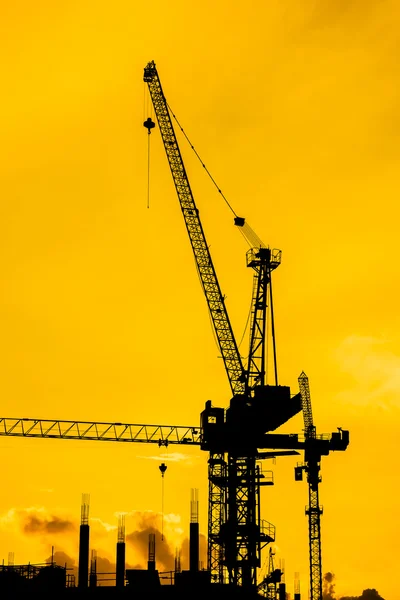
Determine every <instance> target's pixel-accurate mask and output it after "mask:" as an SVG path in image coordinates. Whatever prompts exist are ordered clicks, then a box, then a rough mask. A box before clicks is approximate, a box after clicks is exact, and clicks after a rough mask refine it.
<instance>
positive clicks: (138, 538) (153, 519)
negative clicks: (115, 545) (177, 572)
mask: <svg viewBox="0 0 400 600" xmlns="http://www.w3.org/2000/svg"><path fill="white" fill-rule="evenodd" d="M160 519H161V517H160V515H158V514H156V513H141V514H140V515H138V525H137V528H136V530H135V531H133V532H132V533H129V534H128V535H127V536H126V541H127V542H128V543H129V544H131V545H132V546H133V547H134V549H135V550H136V552H137V553H138V555H139V556H140V559H141V563H142V565H141V566H142V568H143V567H147V560H148V547H149V534H150V533H154V535H155V541H156V564H157V568H158V570H159V571H172V570H173V569H174V564H175V557H174V552H173V549H172V548H171V546H170V544H169V542H168V540H167V538H166V536H165V535H164V536H163V535H162V533H161V530H160Z"/></svg>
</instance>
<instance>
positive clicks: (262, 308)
mask: <svg viewBox="0 0 400 600" xmlns="http://www.w3.org/2000/svg"><path fill="white" fill-rule="evenodd" d="M246 258H247V266H248V267H251V268H252V269H254V277H253V295H252V303H251V307H252V308H251V320H250V347H249V358H248V367H247V389H248V390H251V389H252V388H254V387H255V386H257V385H264V384H265V365H266V360H265V353H266V348H265V344H266V326H267V307H268V287H269V286H270V284H271V273H272V271H273V270H274V269H276V268H277V267H278V266H279V265H280V262H281V251H280V250H273V251H271V250H270V249H269V248H251V249H250V250H249V251H248V252H247V256H246ZM271 308H272V295H271ZM271 327H272V334H273V344H274V368H275V373H277V370H276V356H275V328H274V322H273V310H272V312H271ZM275 378H276V379H277V375H276V377H275ZM275 383H276V382H275Z"/></svg>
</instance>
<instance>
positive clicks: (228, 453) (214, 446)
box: [0, 61, 349, 593]
mask: <svg viewBox="0 0 400 600" xmlns="http://www.w3.org/2000/svg"><path fill="white" fill-rule="evenodd" d="M144 81H145V82H146V83H147V85H148V88H149V92H150V96H151V99H152V103H153V107H154V111H155V115H156V117H157V121H158V125H159V129H160V133H161V138H162V141H163V144H164V149H165V152H166V155H167V159H168V162H169V166H170V170H171V174H172V177H173V181H174V184H175V188H176V192H177V196H178V200H179V203H180V207H181V211H182V215H183V218H184V223H185V226H186V230H187V233H188V237H189V240H190V244H191V248H192V251H193V255H194V258H195V263H196V268H197V271H198V274H199V277H200V281H201V284H202V288H203V292H204V295H205V298H206V301H207V306H208V310H209V313H210V315H211V320H212V324H213V327H214V331H215V334H216V338H217V341H218V345H219V349H220V352H221V356H222V358H223V363H224V366H225V371H226V374H227V378H228V382H229V386H230V390H231V399H230V402H229V406H228V408H226V409H225V408H222V407H221V408H220V407H214V406H213V405H212V403H211V401H207V402H206V404H205V408H204V410H203V411H202V413H201V415H200V427H198V426H194V427H193V426H191V427H183V426H169V425H168V426H165V425H135V424H127V423H120V422H116V423H97V422H94V421H93V422H81V421H59V420H49V419H47V420H46V419H9V418H0V435H4V436H21V437H41V438H52V439H54V438H56V439H75V440H76V439H79V440H96V441H113V442H125V443H126V442H140V443H143V442H147V443H157V444H158V445H159V446H168V445H169V444H182V445H184V444H187V445H197V446H200V448H201V449H202V450H204V451H207V452H208V453H209V461H208V479H209V507H208V508H209V510H208V571H207V573H208V575H204V577H203V576H201V577H203V579H204V581H206V579H207V578H208V577H211V581H213V582H214V583H216V584H220V585H222V584H225V583H228V584H229V588H230V589H236V588H238V589H239V588H240V589H243V591H244V592H245V591H246V590H247V592H249V593H250V591H251V593H253V592H255V591H256V589H257V569H258V568H259V567H260V564H261V551H262V549H263V548H264V547H265V546H266V545H268V544H269V543H271V542H273V541H274V540H275V527H274V525H272V524H271V523H269V522H267V521H265V520H262V519H261V503H260V490H261V487H263V486H265V485H271V484H272V483H273V481H272V479H271V477H270V476H268V475H266V473H265V472H264V471H263V469H262V461H263V460H265V459H267V458H271V457H276V456H287V455H294V454H297V453H298V452H299V451H300V450H305V449H306V448H307V447H309V440H307V439H305V438H303V437H302V436H299V435H298V434H279V433H274V432H275V431H276V429H278V428H279V427H280V426H281V425H283V424H284V423H286V422H287V421H288V420H290V419H291V418H292V417H293V416H294V415H296V414H297V413H299V412H300V410H302V396H301V392H299V393H295V394H292V393H291V390H290V388H289V386H282V385H279V383H278V369H277V360H276V343H275V326H274V311H273V297H272V273H273V272H274V270H275V269H276V268H277V267H278V266H279V265H280V262H281V252H280V250H271V249H270V248H268V247H266V246H265V245H264V244H263V243H262V242H261V240H259V238H257V236H256V235H255V234H254V232H250V234H249V228H248V226H247V224H246V223H245V219H244V218H242V217H239V216H238V215H236V213H235V218H234V223H235V225H236V226H237V227H238V228H239V229H240V230H241V231H242V232H243V233H244V235H245V237H246V239H248V240H250V241H251V240H255V244H253V245H252V246H251V248H250V250H249V251H248V252H247V255H246V257H247V258H246V260H247V266H248V267H250V268H252V269H253V271H254V278H253V294H252V305H251V319H250V340H249V352H248V358H247V362H246V364H245V363H244V361H243V359H242V357H241V355H240V353H239V349H238V344H237V342H236V339H235V336H234V334H233V330H232V326H231V322H230V320H229V316H228V311H227V308H226V304H225V296H224V295H223V294H222V291H221V288H220V285H219V282H218V279H217V275H216V271H215V268H214V265H213V261H212V258H211V254H210V251H209V245H208V243H207V241H206V238H205V235H204V231H203V226H202V223H201V220H200V215H199V210H198V208H197V206H196V204H195V201H194V198H193V194H192V191H191V187H190V184H189V180H188V177H187V174H186V170H185V167H184V164H183V160H182V156H181V152H180V149H179V145H178V142H177V138H176V136H175V132H174V128H173V125H172V120H171V115H170V111H169V107H168V104H167V101H166V99H165V96H164V93H163V91H162V87H161V83H160V79H159V76H158V72H157V69H156V66H155V63H154V61H152V62H150V63H148V65H147V66H146V67H145V69H144ZM144 124H145V126H146V127H147V129H148V131H149V133H150V131H151V130H152V129H153V125H154V124H152V121H151V119H148V120H147V121H145V123H144ZM267 325H269V326H267ZM267 331H269V332H270V333H271V336H272V347H273V356H272V360H273V372H274V384H273V385H271V384H269V383H268V382H267V377H266V345H267ZM315 439H316V440H318V444H317V445H318V452H319V453H320V455H327V454H329V452H330V451H332V450H339V451H342V450H345V449H346V447H347V445H348V442H349V436H348V432H344V431H340V432H339V434H332V435H328V436H322V437H321V438H315ZM82 506H86V503H85V502H83V505H82ZM84 512H85V511H84V510H83V513H84ZM83 513H82V514H83ZM85 514H86V513H85ZM88 514H89V504H88V502H87V516H86V518H87V522H84V520H83V517H82V523H81V530H80V535H81V542H80V550H79V556H80V565H79V587H81V588H83V587H87V586H88V561H89V524H88ZM196 563H197V570H196V569H195V565H196ZM81 564H82V566H81ZM133 571H135V570H132V569H131V570H126V573H125V575H126V579H127V581H128V583H129V581H131V582H132V581H133V579H134V578H135V577H137V575H136V574H135V573H133ZM154 572H155V573H156V572H157V571H156V570H155V571H154ZM189 573H191V574H190V579H191V581H195V577H197V578H200V574H201V573H202V571H199V570H198V557H197V559H195V558H194V559H193V570H192V571H191V570H190V569H189ZM179 575H180V577H179V580H180V581H181V582H183V581H184V579H185V577H187V576H185V575H184V572H182V573H180V574H179ZM132 578H133V579H132ZM198 580H199V581H200V579H198ZM154 581H155V580H154ZM177 581H178V579H177ZM282 593H283V592H282Z"/></svg>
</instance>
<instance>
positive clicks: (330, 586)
mask: <svg viewBox="0 0 400 600" xmlns="http://www.w3.org/2000/svg"><path fill="white" fill-rule="evenodd" d="M334 580H335V575H334V573H331V572H329V571H328V573H325V575H324V577H323V579H322V600H335V584H334Z"/></svg>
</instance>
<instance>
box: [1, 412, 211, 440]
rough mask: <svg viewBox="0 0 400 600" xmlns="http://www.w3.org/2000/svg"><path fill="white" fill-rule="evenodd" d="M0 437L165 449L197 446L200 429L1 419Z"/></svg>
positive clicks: (199, 438)
mask: <svg viewBox="0 0 400 600" xmlns="http://www.w3.org/2000/svg"><path fill="white" fill-rule="evenodd" d="M0 436H9V437H12V436H19V437H33V438H56V439H66V440H95V441H103V442H143V443H152V444H158V445H159V446H168V445H169V444H191V445H195V446H200V443H201V429H200V428H199V427H184V426H170V425H134V424H131V423H97V422H90V421H58V420H52V419H12V418H6V417H3V418H0Z"/></svg>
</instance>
